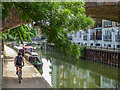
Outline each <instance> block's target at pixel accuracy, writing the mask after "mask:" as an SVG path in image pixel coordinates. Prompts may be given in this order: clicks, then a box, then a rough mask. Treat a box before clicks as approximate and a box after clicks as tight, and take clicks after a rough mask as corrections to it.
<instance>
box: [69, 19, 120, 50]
mask: <svg viewBox="0 0 120 90" xmlns="http://www.w3.org/2000/svg"><path fill="white" fill-rule="evenodd" d="M68 36H69V37H70V39H71V41H72V42H74V43H77V44H79V45H86V46H94V47H105V48H120V23H118V22H112V21H109V20H98V19H95V25H94V27H91V28H89V29H88V30H87V32H85V31H83V30H79V31H77V32H74V33H73V34H70V33H68Z"/></svg>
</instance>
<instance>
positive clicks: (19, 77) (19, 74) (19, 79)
mask: <svg viewBox="0 0 120 90" xmlns="http://www.w3.org/2000/svg"><path fill="white" fill-rule="evenodd" d="M22 67H23V66H21V65H20V66H18V74H17V76H18V82H19V84H20V83H21V71H20V68H22Z"/></svg>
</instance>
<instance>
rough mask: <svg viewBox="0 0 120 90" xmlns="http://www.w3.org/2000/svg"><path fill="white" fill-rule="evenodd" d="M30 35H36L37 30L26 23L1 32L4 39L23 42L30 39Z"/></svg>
mask: <svg viewBox="0 0 120 90" xmlns="http://www.w3.org/2000/svg"><path fill="white" fill-rule="evenodd" d="M32 36H37V32H36V30H35V29H34V28H33V27H31V28H30V27H29V26H27V25H22V26H19V27H16V28H14V29H11V30H8V31H6V32H3V33H2V37H4V38H5V40H6V41H17V42H21V43H23V40H24V41H27V40H29V41H32V40H31V37H32Z"/></svg>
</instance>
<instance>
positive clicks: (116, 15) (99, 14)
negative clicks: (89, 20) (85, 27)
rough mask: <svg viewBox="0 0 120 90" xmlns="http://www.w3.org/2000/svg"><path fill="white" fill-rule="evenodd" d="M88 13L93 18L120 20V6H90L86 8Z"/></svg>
mask: <svg viewBox="0 0 120 90" xmlns="http://www.w3.org/2000/svg"><path fill="white" fill-rule="evenodd" d="M86 15H87V16H90V17H93V18H99V19H106V20H111V21H115V22H120V6H96V7H88V8H86Z"/></svg>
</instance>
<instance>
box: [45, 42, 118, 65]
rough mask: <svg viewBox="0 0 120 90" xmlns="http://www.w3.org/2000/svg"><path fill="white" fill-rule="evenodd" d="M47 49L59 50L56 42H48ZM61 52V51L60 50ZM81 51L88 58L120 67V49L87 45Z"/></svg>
mask: <svg viewBox="0 0 120 90" xmlns="http://www.w3.org/2000/svg"><path fill="white" fill-rule="evenodd" d="M46 50H49V51H52V52H57V51H56V49H55V46H54V44H47V45H46ZM58 53H59V52H58ZM81 53H84V55H83V56H82V57H83V58H85V59H86V60H90V61H95V62H100V63H104V64H107V65H111V66H115V67H120V50H119V49H110V48H98V47H86V48H85V50H83V51H82V52H81Z"/></svg>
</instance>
